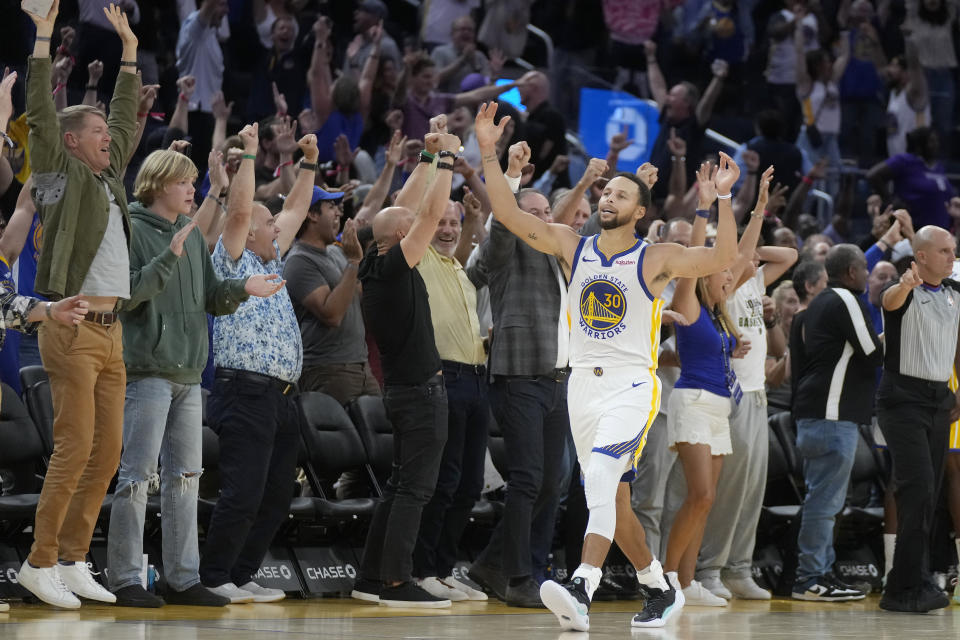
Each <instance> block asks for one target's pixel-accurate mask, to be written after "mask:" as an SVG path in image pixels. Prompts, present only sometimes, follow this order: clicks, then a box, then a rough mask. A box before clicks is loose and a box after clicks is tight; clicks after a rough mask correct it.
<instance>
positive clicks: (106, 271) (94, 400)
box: [19, 2, 140, 609]
mask: <svg viewBox="0 0 960 640" xmlns="http://www.w3.org/2000/svg"><path fill="white" fill-rule="evenodd" d="M58 4H59V3H58V2H54V5H53V7H52V8H51V10H50V12H49V14H47V15H46V16H38V15H34V14H29V15H30V18H31V19H32V20H33V22H34V24H35V25H36V28H37V37H36V42H35V44H34V49H33V56H32V57H31V58H30V61H29V70H28V76H27V124H28V125H29V127H30V137H29V145H30V164H31V167H32V169H33V176H34V185H35V192H34V194H33V195H34V200H35V202H36V204H37V211H38V213H39V215H40V220H41V221H42V222H43V228H44V237H43V247H42V248H41V251H40V259H39V263H38V266H37V279H36V291H37V292H38V293H40V294H43V295H44V296H47V297H48V298H51V299H53V300H59V299H61V298H66V297H70V296H74V295H77V294H80V295H83V296H84V298H85V299H86V300H87V301H89V309H90V311H89V312H88V313H87V314H86V317H85V320H84V321H83V322H81V323H80V324H79V325H76V326H72V327H71V326H64V325H61V324H57V323H44V325H43V326H42V327H41V328H40V331H39V344H40V355H41V356H42V358H43V363H44V367H45V368H46V370H47V373H48V374H49V376H50V392H51V395H52V397H53V409H54V422H53V440H54V448H53V455H52V456H51V458H50V465H49V468H48V470H47V475H46V479H45V481H44V484H43V491H42V492H41V494H40V501H39V504H38V505H37V512H36V518H35V525H34V542H33V547H32V548H31V550H30V555H29V556H28V558H27V561H26V562H24V563H23V566H22V567H21V569H20V574H19V582H20V584H21V585H22V586H23V587H25V588H26V589H28V590H29V591H30V592H32V593H33V594H34V595H35V596H37V597H38V598H40V599H41V600H43V601H44V602H47V603H49V604H52V605H54V606H58V607H64V608H68V609H76V608H79V607H80V601H79V600H78V599H77V597H76V596H75V595H74V594H77V595H79V596H82V597H85V598H89V599H93V600H100V601H104V602H113V601H114V600H115V598H114V596H113V594H111V593H110V592H108V591H107V590H106V589H104V588H103V587H101V586H100V585H99V584H98V583H97V582H96V580H94V579H93V578H92V577H91V575H90V572H89V571H88V569H87V565H86V561H85V557H86V554H87V551H88V549H89V547H90V538H91V536H92V535H93V529H94V526H95V525H96V522H97V516H98V515H99V513H100V506H101V504H102V502H103V497H104V494H105V493H106V491H107V486H108V485H109V483H110V479H111V478H112V477H113V474H114V472H115V471H116V469H117V463H118V461H119V459H120V447H121V438H122V430H123V396H124V388H125V386H126V372H125V369H124V365H123V357H122V353H123V344H122V334H121V328H120V323H119V322H117V316H116V313H115V310H116V309H117V308H118V305H119V304H120V303H121V302H122V301H123V300H124V299H126V298H129V297H130V273H129V254H128V247H129V242H130V220H129V216H128V214H127V203H126V196H125V193H124V189H123V183H122V181H121V179H120V175H121V173H122V171H123V168H124V165H125V164H126V159H127V158H128V157H129V156H130V151H131V150H132V146H133V144H134V138H135V134H136V130H137V103H138V94H139V88H140V81H139V79H138V78H137V75H136V71H137V67H136V59H137V38H136V36H135V35H134V34H133V32H132V31H131V30H130V26H129V24H128V23H127V18H126V16H125V15H124V14H123V12H122V11H121V10H120V9H119V8H117V7H116V6H114V5H111V6H110V7H109V8H107V9H104V12H105V13H106V15H107V18H108V19H109V21H110V23H111V24H112V25H113V27H114V29H115V30H116V32H117V35H119V36H120V40H121V42H122V45H123V53H122V55H121V62H120V73H119V75H118V77H117V85H116V89H115V90H114V94H113V100H112V101H111V103H110V117H109V118H105V117H104V114H103V113H102V112H101V111H99V110H98V109H94V108H92V107H88V106H84V105H78V106H75V107H68V108H66V109H64V110H63V111H62V112H61V113H60V114H59V116H58V114H57V111H56V107H55V106H54V103H53V97H52V96H51V95H50V72H51V62H50V37H51V34H52V33H53V29H54V22H55V20H56V17H57V10H58ZM58 560H59V563H58Z"/></svg>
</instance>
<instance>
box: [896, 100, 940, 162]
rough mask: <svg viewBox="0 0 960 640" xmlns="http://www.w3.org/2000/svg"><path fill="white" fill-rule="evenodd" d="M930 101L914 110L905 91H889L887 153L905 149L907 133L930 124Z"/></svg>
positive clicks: (900, 151)
mask: <svg viewBox="0 0 960 640" xmlns="http://www.w3.org/2000/svg"><path fill="white" fill-rule="evenodd" d="M930 124H931V123H930V103H929V102H927V106H926V107H924V108H923V111H914V109H913V107H911V106H910V102H909V101H908V100H907V92H906V91H891V92H890V100H889V101H888V102H887V154H888V155H891V156H895V155H897V154H898V153H906V151H907V134H908V133H909V132H911V131H913V130H914V129H916V128H918V127H928V126H930Z"/></svg>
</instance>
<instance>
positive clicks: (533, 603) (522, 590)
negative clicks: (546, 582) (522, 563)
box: [505, 577, 547, 609]
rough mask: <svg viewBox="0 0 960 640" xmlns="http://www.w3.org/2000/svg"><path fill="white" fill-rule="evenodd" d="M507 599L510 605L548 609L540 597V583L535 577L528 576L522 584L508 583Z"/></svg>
mask: <svg viewBox="0 0 960 640" xmlns="http://www.w3.org/2000/svg"><path fill="white" fill-rule="evenodd" d="M506 596H507V597H506V598H505V601H506V603H507V606H508V607H523V608H525V609H546V608H547V607H546V606H545V605H544V604H543V600H541V599H540V585H539V584H537V581H536V580H534V579H533V578H530V577H528V578H526V579H525V580H524V581H523V582H521V583H520V584H518V585H516V586H513V585H509V584H508V585H507V593H506Z"/></svg>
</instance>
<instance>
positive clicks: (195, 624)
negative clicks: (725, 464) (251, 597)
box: [0, 596, 960, 640]
mask: <svg viewBox="0 0 960 640" xmlns="http://www.w3.org/2000/svg"><path fill="white" fill-rule="evenodd" d="M878 600H879V598H878V597H877V596H872V597H870V598H868V599H867V600H865V601H863V602H858V603H846V604H826V603H824V604H821V603H807V602H797V601H793V600H773V601H770V602H749V601H738V600H734V601H733V602H732V603H731V605H730V606H729V607H727V608H724V609H715V608H711V607H686V608H684V610H683V612H682V613H681V614H680V616H679V617H677V618H675V619H674V620H671V621H670V623H669V624H668V625H667V627H666V628H664V629H650V630H641V629H634V630H631V628H630V618H631V617H632V615H633V613H634V612H635V608H636V606H637V604H636V603H634V602H609V603H608V602H598V603H596V604H595V605H594V607H593V610H592V612H591V616H590V618H591V630H590V633H589V634H585V633H577V632H568V633H561V632H560V630H559V627H558V626H557V623H556V619H555V618H554V617H553V615H552V614H550V613H547V612H534V611H531V610H529V609H515V608H511V607H507V606H505V605H504V604H502V603H500V602H489V603H477V602H468V603H454V605H453V606H452V607H451V608H449V609H440V610H433V611H424V610H414V609H392V608H388V607H384V606H377V605H372V604H366V603H360V602H357V601H353V600H343V599H332V598H315V599H308V600H296V599H290V600H286V601H283V602H280V603H276V604H243V605H230V606H228V607H225V608H222V609H208V608H202V607H173V606H167V607H164V608H163V609H156V610H148V609H124V608H118V607H109V606H102V607H101V606H91V605H87V604H85V605H84V607H83V608H82V609H80V610H79V611H57V610H53V609H51V608H50V607H46V606H40V605H25V604H21V603H17V602H14V603H13V604H12V605H11V609H10V611H9V612H7V613H0V638H2V639H3V640H14V639H16V640H48V639H49V640H262V639H264V638H276V639H278V640H280V639H285V638H290V639H291V640H293V639H298V640H299V639H307V638H310V639H327V638H331V639H332V638H431V639H433V638H436V639H444V638H470V639H471V640H487V639H497V640H506V639H510V638H522V639H523V640H540V639H544V638H551V639H555V638H563V639H564V640H568V639H569V640H574V639H576V640H587V639H588V638H590V639H592V640H596V639H597V638H630V637H633V638H677V639H678V640H680V639H691V640H693V639H696V640H702V639H704V638H738V639H739V638H763V639H768V638H769V639H773V638H776V639H783V640H789V639H792V638H798V639H800V638H802V639H803V640H816V639H819V638H867V639H870V640H878V639H880V638H896V639H897V640H908V639H913V638H937V639H939V640H948V639H952V638H960V606H958V605H953V606H952V607H951V608H949V609H946V610H943V611H940V612H937V613H932V614H926V615H912V614H894V613H887V612H884V611H881V610H880V609H879V608H878V607H877V602H878Z"/></svg>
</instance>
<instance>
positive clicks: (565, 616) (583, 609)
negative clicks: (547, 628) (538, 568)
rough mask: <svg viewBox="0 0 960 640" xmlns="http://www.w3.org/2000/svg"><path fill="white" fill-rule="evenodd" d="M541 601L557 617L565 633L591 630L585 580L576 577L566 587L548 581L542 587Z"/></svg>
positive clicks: (588, 599)
mask: <svg viewBox="0 0 960 640" xmlns="http://www.w3.org/2000/svg"><path fill="white" fill-rule="evenodd" d="M540 599H541V600H542V601H543V604H545V605H546V606H547V608H548V609H550V611H552V612H553V615H555V616H557V621H559V622H560V628H561V629H563V630H564V631H589V630H590V598H589V597H588V596H587V585H586V582H585V581H584V579H583V578H580V577H576V578H574V579H573V580H571V581H570V582H568V583H567V584H565V585H560V584H557V583H556V582H554V581H553V580H547V581H546V582H544V583H543V584H542V585H540Z"/></svg>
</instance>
